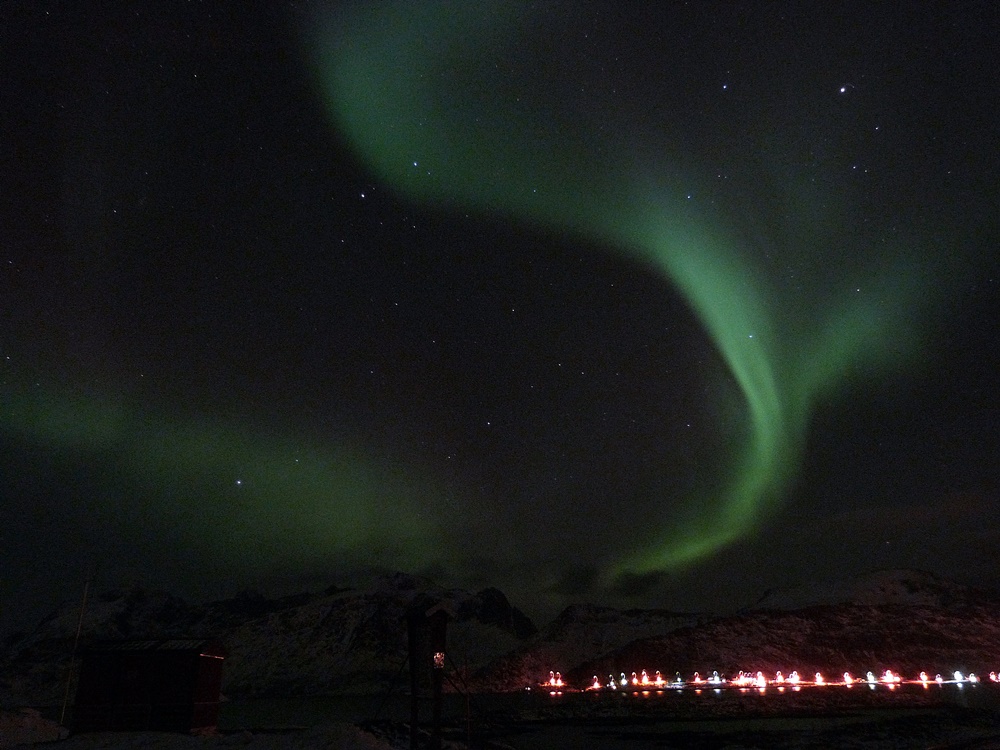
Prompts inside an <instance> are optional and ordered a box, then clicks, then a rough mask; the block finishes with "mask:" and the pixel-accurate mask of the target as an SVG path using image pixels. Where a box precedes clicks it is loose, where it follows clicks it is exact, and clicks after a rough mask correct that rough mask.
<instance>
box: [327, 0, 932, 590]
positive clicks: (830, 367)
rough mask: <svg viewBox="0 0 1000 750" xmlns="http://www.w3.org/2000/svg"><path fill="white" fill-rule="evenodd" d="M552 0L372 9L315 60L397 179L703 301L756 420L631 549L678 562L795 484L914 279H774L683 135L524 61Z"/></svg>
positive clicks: (725, 535)
mask: <svg viewBox="0 0 1000 750" xmlns="http://www.w3.org/2000/svg"><path fill="white" fill-rule="evenodd" d="M550 10H551V9H548V10H546V11H545V12H544V13H543V14H542V15H545V17H540V15H539V13H538V12H537V9H536V8H533V7H529V6H526V5H520V4H516V3H509V2H503V3H498V2H492V3H490V2H477V3H459V4H450V3H449V4H440V3H430V2H421V3H412V2H396V3H389V2H386V3H373V4H367V5H358V6H356V7H355V8H354V9H353V10H352V11H349V12H346V13H338V14H330V15H328V16H326V17H324V18H322V19H320V20H319V22H318V23H317V25H316V28H318V29H319V30H318V31H317V32H316V33H315V35H314V38H313V39H312V46H313V50H314V52H315V55H314V59H315V61H316V65H317V68H318V77H319V80H320V81H321V84H322V87H323V92H324V95H325V97H326V99H327V101H328V103H329V107H330V111H331V113H332V115H333V117H334V119H335V123H336V127H337V128H338V130H339V131H340V132H341V134H342V135H344V136H345V137H346V138H347V139H348V140H349V142H350V143H351V144H352V146H353V147H354V148H355V149H356V151H357V153H358V154H360V156H361V157H362V158H363V159H364V161H365V163H366V164H367V165H368V166H369V168H370V169H372V170H373V171H374V172H375V173H376V174H377V175H378V176H379V177H380V178H381V179H383V180H385V181H386V182H387V183H389V184H391V185H393V186H394V187H395V188H397V189H398V190H400V191H403V192H405V193H406V194H408V195H409V196H411V197H412V198H414V199H416V200H420V201H424V202H429V203H432V204H437V205H443V206H452V207H460V208H462V209H465V210H470V209H471V210H476V211H480V212H488V213H493V214H496V213H500V214H509V215H510V216H512V217H514V218H515V219H516V220H519V221H526V222H531V223H535V224H537V225H539V226H543V227H547V228H554V229H556V230H559V231H564V232H569V233H572V234H576V235H579V236H580V237H586V238H588V239H591V240H597V241H599V242H603V243H606V244H607V245H608V246H610V247H613V248H615V249H617V250H618V251H620V252H622V253H624V254H627V255H629V256H631V257H638V258H641V259H642V260H644V261H645V262H647V263H649V264H650V265H651V266H652V267H654V268H656V269H658V270H659V271H660V272H662V273H664V274H665V275H666V276H667V277H668V278H669V279H670V280H671V281H672V282H673V283H674V284H675V285H676V287H677V288H678V289H679V290H680V291H681V293H682V294H683V295H684V296H685V297H686V299H687V301H688V303H689V304H690V305H691V307H692V308H693V309H694V310H695V311H696V312H697V314H698V315H699V317H700V319H701V321H702V322H703V325H704V327H705V329H706V331H707V332H708V333H709V335H711V337H712V339H713V340H714V341H715V344H716V346H717V348H718V351H719V352H720V353H721V355H722V357H723V358H724V360H725V362H726V363H727V365H728V367H729V368H730V370H731V373H732V377H733V378H734V379H735V381H736V382H737V383H738V385H739V387H740V389H741V391H742V393H743V395H744V397H745V400H746V418H747V427H746V429H747V432H746V439H745V444H744V447H743V449H742V451H741V452H740V453H739V455H737V456H736V457H735V458H733V459H732V460H731V461H730V462H729V466H728V474H727V477H728V478H727V479H726V480H725V481H724V483H723V484H721V485H720V486H719V487H718V489H717V491H716V492H715V493H714V494H713V495H712V496H710V497H704V498H699V499H698V500H697V502H698V503H699V509H700V510H699V512H698V513H697V514H696V517H695V518H694V519H693V520H690V519H689V520H688V521H686V522H684V523H683V524H678V523H676V522H675V521H674V520H673V519H671V518H670V513H669V509H667V511H666V512H665V513H664V524H663V528H662V529H659V530H657V532H656V534H655V536H651V537H650V538H649V539H648V540H647V543H646V545H645V546H644V548H643V549H642V551H641V552H640V553H639V554H638V555H636V556H634V557H632V558H630V559H627V560H623V561H621V562H620V570H622V571H630V572H634V573H644V572H649V571H654V570H663V569H669V568H672V567H676V566H680V565H683V564H686V563H690V562H692V561H695V560H697V559H700V558H703V557H705V556H706V555H709V554H711V553H713V552H715V551H717V550H719V549H720V548H721V547H723V546H724V545H726V544H728V543H731V542H732V541H734V540H735V539H737V538H739V537H741V536H742V535H744V534H746V533H747V531H748V530H750V529H752V528H754V526H755V525H756V524H757V523H759V521H760V519H761V517H762V515H763V514H764V511H766V510H767V509H768V508H769V507H771V506H772V505H773V504H774V503H775V502H776V501H778V500H779V499H780V498H781V497H782V495H783V494H784V493H785V492H786V491H787V488H788V484H789V482H790V481H791V480H792V479H793V478H794V477H795V475H796V471H797V468H798V465H799V463H800V458H801V453H802V450H803V444H804V439H805V436H806V433H807V428H808V421H809V418H810V412H811V408H812V405H813V403H814V402H815V400H816V398H817V397H818V396H819V395H820V394H821V393H822V392H823V391H825V390H829V389H832V388H833V387H835V386H836V385H837V384H838V382H841V381H842V380H843V377H844V374H845V373H848V372H852V371H856V370H857V369H858V368H859V367H862V366H871V365H872V364H877V363H880V362H883V361H888V360H890V359H892V357H893V356H894V355H895V354H898V351H899V350H901V349H903V348H905V347H904V345H903V344H902V343H901V342H902V341H903V340H904V338H905V337H904V336H903V335H902V334H901V331H903V330H905V327H902V326H901V325H900V324H901V322H902V321H903V320H904V319H905V315H906V313H907V311H908V310H911V309H912V307H913V305H912V304H911V303H912V297H913V292H912V290H911V289H908V288H906V287H905V286H904V284H903V283H902V282H901V281H900V279H899V277H898V275H896V274H895V272H894V271H893V273H891V274H888V273H886V274H883V275H882V277H881V279H880V283H881V286H882V291H881V293H880V294H878V295H871V294H868V295H864V296H861V297H857V298H851V295H852V294H854V292H855V290H854V289H853V288H852V287H854V284H852V283H850V282H851V279H852V274H857V275H862V274H865V273H867V269H861V268H853V269H852V268H848V269H845V271H844V272H843V273H841V274H835V276H836V278H835V282H837V283H834V284H832V285H830V288H829V289H825V290H824V294H822V295H821V294H819V293H818V291H819V290H818V287H817V284H816V283H814V284H811V285H806V287H805V288H804V289H803V290H800V291H798V292H796V293H795V294H792V293H790V292H788V291H786V290H782V289H780V288H779V287H777V286H776V285H775V284H773V283H772V282H771V281H769V279H768V278H767V274H765V273H764V272H763V271H762V269H761V268H760V267H758V266H757V265H755V264H754V262H753V261H752V259H751V254H750V251H751V250H752V249H753V248H751V247H748V246H747V243H746V242H745V241H743V240H742V239H741V235H740V234H739V233H738V232H737V231H736V229H735V226H739V225H741V224H743V223H748V222H749V223H752V217H749V218H747V219H745V220H743V219H741V221H737V222H734V221H732V220H731V218H730V217H728V216H723V215H720V214H719V213H718V210H717V209H710V208H702V209H698V208H696V207H695V206H696V205H697V204H696V203H695V202H693V201H691V200H690V196H691V194H692V193H699V192H704V191H706V190H708V187H707V181H706V180H703V179H699V176H698V175H699V169H698V165H697V159H696V158H693V157H688V156H687V155H685V154H684V153H683V152H681V151H680V150H679V148H678V147H677V145H676V144H675V143H674V142H673V141H672V140H671V139H670V137H669V134H666V135H663V134H655V135H651V134H647V133H642V132H638V133H631V134H627V136H625V137H623V136H621V135H618V134H615V135H613V136H608V135H606V134H605V133H604V132H602V131H601V129H600V128H595V127H593V126H592V125H588V123H587V121H586V118H580V117H576V115H579V114H580V113H579V112H578V111H576V110H574V109H573V107H572V105H569V104H567V101H570V100H571V97H568V96H567V94H566V92H565V90H566V89H567V88H568V87H569V84H570V81H569V78H570V77H571V75H572V74H571V72H568V71H569V68H568V66H562V67H561V68H560V66H559V65H558V64H556V63H553V64H552V66H551V67H554V68H555V72H552V71H549V72H544V71H529V72H526V71H525V66H530V65H532V64H533V62H535V61H534V60H529V62H527V63H523V64H522V63H519V62H518V61H519V60H522V59H523V58H525V57H529V58H530V53H525V52H524V51H523V50H524V49H525V46H527V47H529V48H530V44H531V43H532V41H533V40H537V39H538V38H540V37H541V36H543V35H545V34H548V33H553V32H554V33H556V34H558V33H559V30H558V28H553V27H552V25H551V24H552V23H553V18H552V15H553V14H552V13H551V12H549V11H550ZM546 14H547V15H546ZM558 22H559V19H556V20H555V23H558ZM548 62H552V61H548ZM518 65H520V67H519V68H518V69H517V70H512V68H514V67H517V66H518ZM604 114H605V115H608V116H610V114H611V113H604ZM766 142H768V139H767V138H764V137H762V138H761V143H762V144H766ZM761 150H762V153H764V155H765V156H767V155H768V153H767V147H766V145H762V147H761ZM650 154H653V155H654V157H652V158H647V156H648V155H650ZM639 155H641V156H639ZM770 155H772V156H776V158H778V157H777V155H776V154H775V153H773V152H772V153H771V154H770ZM659 174H663V175H669V177H663V178H661V177H659V176H658V175H659ZM798 187H799V186H797V185H792V184H790V185H786V186H785V189H786V190H787V193H788V194H789V195H792V196H796V198H795V200H794V201H793V200H790V201H789V203H790V204H791V203H794V202H795V201H798V202H799V204H800V205H801V206H802V207H803V208H804V209H805V210H809V211H815V210H816V207H815V206H811V205H809V198H808V193H806V192H805V191H801V192H800V191H798ZM797 193H798V195H796V194H797ZM795 220H796V221H805V220H802V219H799V218H798V217H796V219H795ZM803 234H805V235H808V234H809V233H808V232H804V233H803V232H799V233H798V236H802V235H803ZM840 239H842V238H838V239H837V240H833V241H839V240H840ZM808 241H809V242H810V243H815V245H816V246H815V247H808V248H791V249H790V250H788V252H789V253H794V254H796V257H797V258H799V259H800V261H801V262H804V263H806V264H809V263H812V264H817V263H822V262H823V261H822V258H821V257H820V255H821V253H822V251H823V249H824V240H823V238H822V237H820V236H819V235H818V233H816V235H815V236H811V237H809V238H808ZM830 241H831V240H826V242H827V243H829V242H830ZM778 250H779V251H780V250H781V248H778ZM873 279H874V277H869V280H870V281H872V280H873ZM821 300H822V301H821ZM890 337H892V338H893V340H894V341H895V342H896V343H895V344H894V345H893V346H888V345H886V341H887V339H888V338H890ZM720 429H725V430H727V431H730V432H731V431H732V427H731V426H720Z"/></svg>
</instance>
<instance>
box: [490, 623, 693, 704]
mask: <svg viewBox="0 0 1000 750" xmlns="http://www.w3.org/2000/svg"><path fill="white" fill-rule="evenodd" d="M709 619H711V618H710V617H709V616H708V615H697V614H686V613H679V612H671V611H669V610H656V609H628V610H620V609H612V608H610V607H596V606H592V605H576V606H571V607H567V608H566V609H565V610H563V611H562V612H561V613H560V614H559V616H558V617H557V618H556V619H555V620H553V621H552V622H551V623H549V624H548V625H547V626H545V627H544V628H542V630H541V632H539V633H538V634H537V635H536V636H534V637H533V638H531V639H529V640H528V641H527V642H525V643H524V644H523V645H521V646H520V647H519V648H518V649H516V650H515V651H513V652H511V653H509V654H507V655H506V656H503V657H501V658H500V659H498V660H496V661H494V662H493V663H491V664H490V665H488V667H486V668H485V669H483V670H481V672H480V673H479V674H478V675H476V677H475V679H474V685H475V688H476V689H478V690H481V691H484V692H487V691H501V690H511V689H518V688H522V687H525V686H530V685H534V684H537V683H538V682H541V681H542V680H544V679H545V677H546V676H547V675H548V673H549V672H550V671H561V672H563V673H566V672H569V671H572V670H573V669H574V668H576V667H578V666H580V665H581V664H584V663H586V662H588V661H590V660H592V659H595V658H597V657H599V656H601V655H603V654H608V653H613V652H614V651H616V650H617V649H620V648H622V647H623V646H625V645H627V644H629V643H632V642H634V641H636V640H639V639H643V638H648V637H651V636H654V635H663V634H665V633H670V632H672V631H674V630H676V629H678V628H684V627H696V626H697V625H699V624H700V623H702V622H705V621H708V620H709Z"/></svg>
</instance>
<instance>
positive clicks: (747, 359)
mask: <svg viewBox="0 0 1000 750" xmlns="http://www.w3.org/2000/svg"><path fill="white" fill-rule="evenodd" d="M998 16H1000V12H998V11H997V9H996V8H995V5H994V4H993V3H991V2H963V3H954V4H945V3H905V4H902V5H900V6H899V7H898V8H891V7H889V6H888V5H885V4H874V5H873V4H867V3H857V4H854V3H841V4H837V6H836V7H835V8H833V9H826V8H821V7H820V6H819V5H816V4H814V3H793V4H786V3H767V4H761V3H755V2H751V3H745V4H740V3H702V2H698V3H691V4H683V3H636V4H622V3H619V2H613V3H602V2H595V3H532V4H530V5H524V6H521V5H517V4H510V3H503V4H499V5H498V6H497V7H496V8H492V7H491V6H490V4H488V3H478V4H469V5H465V4H462V3H457V4H452V5H444V6H437V5H435V4H432V3H399V4H389V3H373V4H368V5H365V4H359V5H357V6H350V7H348V6H346V5H341V4H337V3H330V4H322V3H309V2H287V3H282V2H276V3H260V4H224V5H220V4H219V3H214V2H206V3H197V2H195V3H184V4H181V3H169V4H165V5H164V4H161V3H146V2H133V3H107V4H103V3H94V4H91V3H87V4H72V3H12V4H7V5H5V6H4V7H3V9H2V10H0V28H3V29H4V32H3V36H4V39H5V41H4V56H3V57H4V63H3V76H2V79H0V86H2V89H0V94H2V100H3V107H2V115H0V123H2V126H3V127H2V131H0V132H2V133H3V140H2V149H0V155H2V163H0V191H2V192H0V194H2V196H3V203H2V208H0V237H2V239H3V243H2V246H0V253H2V255H0V263H2V268H3V271H2V275H0V554H2V561H0V626H3V627H10V626H12V625H15V624H16V625H21V624H23V623H24V622H25V621H27V620H28V619H29V618H31V617H35V616H37V615H38V614H41V613H44V612H45V611H46V610H48V609H50V608H52V607H53V606H55V605H56V604H58V603H59V602H61V601H66V600H72V599H73V598H75V597H76V596H77V595H78V592H79V591H80V590H81V588H82V584H83V580H84V579H85V578H86V576H87V571H88V570H89V569H91V568H92V567H93V566H96V568H97V571H98V572H97V578H98V580H97V584H98V585H99V586H101V587H103V588H109V587H112V586H117V585H121V584H125V583H131V582H138V583H141V584H143V585H146V586H150V587H153V586H155V587H163V588H167V589H169V590H172V591H174V592H176V593H179V594H182V595H185V596H189V597H192V598H199V597H207V596H222V595H229V594H232V593H235V592H236V591H238V590H240V589H244V588H249V587H259V588H263V589H264V590H266V591H272V592H287V591H292V590H296V589H303V588H310V587H312V588H318V587H321V586H325V585H328V584H329V583H332V582H335V581H338V580H344V579H346V578H348V577H350V575H352V574H353V572H355V571H364V570H369V569H390V570H394V569H402V570H406V571H410V572H414V573H424V574H427V575H430V576H432V577H434V578H436V579H437V580H439V581H440V582H442V583H445V584H449V585H461V586H470V587H478V586H484V585H490V584H493V585H497V586H499V587H501V588H502V589H504V590H505V591H506V592H507V593H508V594H509V595H510V596H511V597H512V599H513V600H514V601H515V603H518V604H521V605H522V606H524V607H525V608H526V609H528V610H529V612H531V613H532V614H537V615H539V616H545V615H549V614H552V613H553V612H554V611H555V609H556V608H557V607H559V606H562V605H564V604H566V603H570V602H575V601H586V600H589V601H596V602H605V603H609V604H616V605H630V606H661V607H669V608H675V609H703V608H704V609H720V610H722V609H729V608H732V607H737V606H742V605H745V604H748V603H750V602H752V601H753V600H755V599H756V598H757V597H758V596H759V595H760V594H761V593H762V592H763V591H764V590H765V589H766V588H769V587H774V586H783V585H791V584H798V583H803V582H808V581H811V580H818V579H829V578H839V577H846V576H850V575H855V574H858V573H862V572H865V571H868V570H871V569H876V568H885V567H915V568H922V569H926V570H930V571H933V572H937V573H939V574H941V575H944V576H947V577H949V578H954V579H957V580H960V581H966V582H975V583H977V584H982V585H987V586H997V585H998V583H1000V562H998V561H1000V556H998V555H997V554H996V550H997V548H998V545H1000V532H998V531H997V529H998V528H1000V527H998V526H997V524H996V523H995V519H996V517H997V515H998V513H997V503H998V501H1000V474H998V462H997V458H998V454H1000V427H998V425H1000V408H998V407H1000V396H998V395H997V394H998V390H997V385H998V382H997V381H998V373H1000V354H998V351H1000V299H998V288H1000V283H998V279H1000V277H998V274H1000V263H998V259H997V253H996V249H997V246H998V239H1000V232H998V223H997V218H996V217H997V213H998V208H1000V206H998V205H997V203H998V200H997V197H998V193H1000V191H998V189H997V176H996V175H997V174H1000V164H998V161H1000V160H998V157H997V149H996V145H995V141H996V134H997V130H998V124H1000V123H998V119H997V112H998V104H1000V101H998V99H1000V97H998V86H997V83H996V69H997V62H998V60H997V56H996V53H995V52H994V51H991V50H992V49H993V46H994V44H993V42H994V40H993V39H992V35H993V32H994V31H995V29H997V28H1000V27H998V21H1000V17H998Z"/></svg>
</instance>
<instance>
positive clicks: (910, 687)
mask: <svg viewBox="0 0 1000 750" xmlns="http://www.w3.org/2000/svg"><path fill="white" fill-rule="evenodd" d="M872 687H873V686H869V685H866V684H862V685H856V686H854V687H851V688H845V687H843V686H841V687H837V688H829V687H821V688H815V687H809V688H805V689H803V690H793V689H791V688H785V689H779V688H777V687H769V688H767V689H766V690H763V691H761V690H758V689H756V688H752V689H734V688H725V689H713V688H703V689H699V690H696V689H693V688H686V689H683V690H674V689H665V690H655V689H654V690H642V691H636V692H631V691H618V692H616V693H574V692H562V693H550V692H548V691H546V690H531V691H524V692H520V693H507V694H496V695H473V696H469V697H468V698H466V696H463V695H456V694H447V695H445V696H444V697H443V709H442V717H443V719H444V720H445V721H446V722H447V721H449V720H452V721H455V720H462V719H464V718H465V717H466V716H472V717H483V716H486V715H488V714H497V713H502V714H522V715H530V716H539V717H544V716H545V715H546V714H548V713H549V712H552V711H557V712H569V713H575V712H576V711H577V710H580V711H583V712H587V711H592V710H600V711H602V712H603V711H605V710H607V711H611V712H613V713H615V714H617V715H628V714H629V713H630V712H631V711H632V710H633V709H635V710H641V711H643V712H648V711H650V710H653V711H658V709H659V708H660V707H662V709H663V713H664V716H669V714H670V713H671V711H672V710H674V709H677V708H679V707H681V706H683V707H685V708H686V709H688V710H690V709H692V708H694V709H697V707H698V706H699V705H700V704H703V703H704V704H707V705H705V708H706V710H707V711H708V712H709V713H711V712H712V711H710V710H709V709H713V708H714V709H717V708H721V707H724V706H725V704H733V705H736V704H740V705H746V706H747V707H750V708H752V707H753V705H754V702H756V701H777V702H781V703H783V704H787V705H788V706H789V707H792V706H794V705H795V701H797V700H801V699H803V698H807V697H812V698H820V696H828V697H829V700H830V703H831V705H836V706H838V707H843V705H844V704H845V703H848V704H853V703H854V702H857V705H858V706H859V707H861V706H871V705H878V704H880V703H881V702H882V701H881V699H882V698H885V699H888V698H890V697H891V698H892V703H893V704H894V705H898V706H902V705H905V704H907V703H908V702H910V701H909V700H908V699H912V702H913V703H914V704H917V703H924V704H926V701H927V700H928V699H930V700H931V701H934V702H938V703H948V704H953V705H961V706H970V705H972V706H992V707H996V706H998V705H1000V691H998V690H995V689H991V688H992V686H987V685H983V684H979V685H949V684H946V685H936V684H931V685H929V686H928V687H926V688H925V687H923V686H921V685H920V684H903V685H897V686H894V687H893V688H892V689H891V690H890V689H889V687H887V686H881V685H879V686H874V689H872ZM873 702H874V703H873ZM430 715H431V701H430V699H429V697H425V698H423V699H422V700H421V702H420V716H421V720H422V721H429V719H430ZM409 716H410V699H409V696H407V695H405V694H402V693H394V694H391V695H388V696H385V695H371V696H368V695H365V696H331V697H325V698H260V699H252V700H233V701H228V702H226V703H223V704H222V711H221V714H220V717H219V728H220V729H221V730H223V731H233V730H239V729H255V728H265V727H269V728H275V727H292V726H303V727H306V726H317V725H321V724H326V723H332V722H352V723H353V722H363V721H368V720H373V719H376V720H382V721H392V722H406V721H408V720H409Z"/></svg>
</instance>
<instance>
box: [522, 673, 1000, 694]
mask: <svg viewBox="0 0 1000 750" xmlns="http://www.w3.org/2000/svg"><path fill="white" fill-rule="evenodd" d="M979 681H980V680H979V677H978V676H977V675H976V674H975V673H974V672H970V673H969V674H968V675H964V674H962V672H959V671H956V672H954V673H952V675H951V677H947V678H946V677H943V676H942V675H940V674H937V675H935V676H934V677H933V678H932V677H930V676H929V675H928V674H927V672H921V673H920V675H919V676H918V677H917V679H915V680H906V682H910V683H916V684H922V685H925V686H926V685H929V684H931V683H936V684H938V685H943V684H945V683H958V684H965V683H978V682H979ZM902 682H904V680H903V678H902V676H901V675H900V674H899V673H898V672H893V671H892V670H891V669H887V670H885V671H884V672H883V673H882V675H881V676H878V677H877V676H876V675H875V673H874V672H868V673H867V674H866V675H865V676H864V677H854V676H853V675H852V674H851V673H850V672H844V674H843V675H842V676H841V679H839V680H827V679H826V678H825V677H824V676H823V673H822V672H817V673H816V674H815V675H814V677H813V679H812V680H805V679H803V678H802V677H801V676H800V675H799V673H798V672H797V671H795V670H793V671H792V672H790V673H789V674H788V675H787V676H785V675H784V674H783V673H782V672H780V671H779V672H776V673H775V675H774V677H773V678H770V679H769V678H768V677H766V676H765V675H764V673H763V672H756V673H750V672H743V671H741V672H739V674H737V675H736V676H735V677H733V678H731V679H729V680H727V679H726V678H725V677H721V676H720V675H719V673H718V672H712V674H711V676H710V677H702V676H701V674H699V673H698V672H695V673H694V675H693V676H692V677H691V679H690V680H685V679H684V678H683V677H681V675H680V673H679V672H678V673H677V675H676V677H674V679H673V680H671V681H667V680H665V679H664V678H663V675H662V674H660V672H659V671H657V672H655V673H654V675H653V676H652V677H650V676H649V673H648V672H647V671H646V670H645V669H644V670H642V672H641V673H640V674H638V675H637V674H636V673H635V672H633V673H632V676H631V678H629V677H626V676H625V673H624V672H622V673H621V675H620V677H619V678H618V679H617V680H616V679H615V676H614V675H608V681H607V682H606V683H602V682H601V680H600V679H599V678H598V677H597V675H594V679H593V680H592V681H591V684H590V685H589V686H588V687H587V688H586V689H587V690H630V689H639V690H643V689H649V688H653V689H657V688H660V689H663V688H683V687H689V686H693V687H704V686H706V685H708V686H711V687H723V686H726V685H728V686H731V687H739V688H747V687H755V688H766V687H768V686H769V685H779V686H784V685H791V686H792V687H798V686H801V685H814V686H818V687H824V686H828V685H845V686H847V687H850V686H851V685H863V684H867V685H870V686H872V687H874V686H876V685H887V686H889V687H895V686H896V685H899V684H900V683H902ZM990 682H994V683H996V682H1000V677H998V675H997V673H996V672H990ZM542 687H545V688H550V689H552V688H554V689H557V690H562V689H563V688H566V687H568V685H567V684H566V682H565V681H564V680H563V677H562V674H561V673H559V672H549V679H548V680H546V681H545V682H543V683H542Z"/></svg>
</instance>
